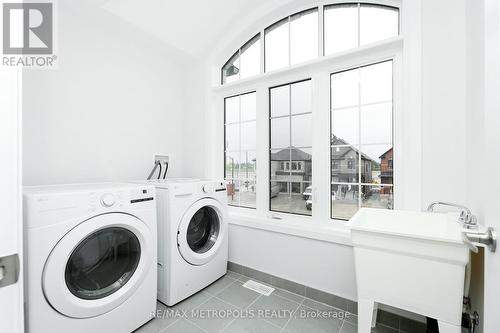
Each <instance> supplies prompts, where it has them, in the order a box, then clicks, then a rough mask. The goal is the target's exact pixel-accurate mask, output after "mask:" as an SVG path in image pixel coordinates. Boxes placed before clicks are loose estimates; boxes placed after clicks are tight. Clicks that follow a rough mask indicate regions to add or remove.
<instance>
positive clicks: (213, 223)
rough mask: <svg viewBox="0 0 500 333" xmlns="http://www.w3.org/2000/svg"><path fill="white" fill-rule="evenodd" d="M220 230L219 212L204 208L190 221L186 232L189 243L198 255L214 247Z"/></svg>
mask: <svg viewBox="0 0 500 333" xmlns="http://www.w3.org/2000/svg"><path fill="white" fill-rule="evenodd" d="M219 230H220V221H219V216H218V214H217V212H216V211H215V210H214V209H213V208H211V207H209V206H204V207H201V208H200V209H198V210H197V211H196V213H195V214H194V215H193V217H192V218H191V221H189V225H188V228H187V232H186V238H187V243H188V245H189V247H190V248H191V250H193V251H194V252H196V253H205V252H207V251H208V250H210V249H211V248H212V246H214V244H215V242H216V241H217V237H218V235H219Z"/></svg>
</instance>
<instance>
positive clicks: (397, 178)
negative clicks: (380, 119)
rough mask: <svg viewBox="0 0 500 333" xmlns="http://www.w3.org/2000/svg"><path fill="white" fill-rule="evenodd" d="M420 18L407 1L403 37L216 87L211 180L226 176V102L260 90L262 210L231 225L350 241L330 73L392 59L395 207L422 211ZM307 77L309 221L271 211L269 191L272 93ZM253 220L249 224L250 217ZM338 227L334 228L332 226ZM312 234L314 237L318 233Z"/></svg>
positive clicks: (233, 213) (235, 213)
mask: <svg viewBox="0 0 500 333" xmlns="http://www.w3.org/2000/svg"><path fill="white" fill-rule="evenodd" d="M420 13H421V2H420V1H413V2H412V1H405V0H403V2H402V5H401V7H400V17H401V19H400V20H401V25H402V26H401V30H402V33H401V35H400V36H398V37H394V38H391V39H388V40H384V41H380V42H376V43H372V44H370V45H365V46H361V47H359V48H356V49H353V50H349V51H345V52H341V53H338V54H335V55H331V56H325V57H320V58H318V59H315V60H312V61H309V62H306V63H303V64H299V65H296V66H292V67H289V68H285V69H282V70H277V71H274V72H269V73H263V74H261V75H259V76H256V77H253V78H248V79H244V80H240V81H237V82H232V83H229V84H226V85H224V86H220V85H217V86H214V87H213V88H212V90H211V98H210V100H211V101H212V104H211V108H210V113H211V115H212V117H213V118H212V119H213V121H212V122H211V123H212V124H214V126H215V128H213V129H212V130H211V131H210V132H211V133H212V134H214V133H215V139H214V140H215V147H216V148H219V149H216V148H214V149H213V150H212V151H213V152H214V153H215V156H213V159H212V160H211V161H210V163H212V164H211V165H212V167H211V170H214V172H213V174H212V175H211V176H212V177H216V178H222V177H223V172H224V170H223V169H222V168H221V167H220V166H221V165H222V162H221V161H223V158H224V157H223V149H222V148H221V147H223V146H224V137H223V135H224V129H223V126H224V120H223V110H224V108H223V106H224V105H223V103H224V97H227V96H231V95H235V94H242V93H245V92H250V91H256V92H257V117H256V118H257V181H258V185H257V203H256V206H257V207H256V210H252V211H250V212H249V211H248V209H245V208H237V207H230V210H229V213H230V221H238V222H234V223H237V224H243V225H248V226H251V227H258V228H262V229H267V230H270V231H278V230H282V232H284V233H290V234H297V235H298V233H300V230H302V228H300V227H299V225H300V224H301V223H306V224H307V227H305V228H313V230H314V226H315V225H316V226H317V227H318V228H320V229H321V230H323V228H327V229H328V230H329V231H330V232H332V233H336V230H337V231H338V235H339V237H340V239H343V240H344V241H339V242H340V243H344V244H347V243H348V242H346V241H345V239H346V228H347V230H348V225H346V223H345V221H342V220H333V219H331V218H330V191H331V189H330V182H331V179H330V142H329V135H330V74H331V73H334V72H338V71H340V70H345V69H349V68H353V67H357V66H360V65H366V64H371V63H375V62H379V61H383V60H388V59H392V60H393V62H394V67H393V68H394V72H393V76H394V94H393V103H394V105H393V107H394V114H393V117H394V118H393V123H394V127H393V131H394V133H393V136H394V143H393V145H394V157H395V160H394V165H396V166H397V167H396V169H395V170H394V186H395V188H396V192H395V197H394V206H395V208H397V209H416V210H419V209H420V207H421V184H420V181H421V170H420V165H421V134H420V131H421V119H420V118H421V109H420V107H421V87H420V82H421V74H420V68H421V63H420V61H421V40H420V37H421V35H420V31H419V27H421V22H420V18H421V14H420ZM403 38H404V43H403ZM403 44H404V45H403ZM308 78H310V79H311V80H312V103H313V105H312V108H313V110H314V111H313V112H314V113H315V115H314V116H313V156H314V161H313V175H314V177H313V215H312V216H311V217H309V216H300V215H293V214H287V213H276V212H270V210H269V186H268V184H269V88H270V87H273V86H277V85H281V84H287V83H290V82H295V81H300V80H304V79H308ZM221 110H222V111H221ZM403 156H404V157H405V158H404V159H403ZM250 214H251V218H249V215H250ZM238 217H241V218H238ZM332 222H334V223H333V224H332ZM286 226H289V227H290V228H292V229H293V230H292V229H290V228H287V227H286ZM293 226H296V227H293ZM280 228H282V229H280ZM288 229H290V230H288ZM295 229H296V230H295ZM320 229H318V230H320ZM287 230H288V231H287ZM294 230H295V231H294ZM297 230H298V231H297ZM308 230H309V229H308ZM325 230H326V229H325ZM309 233H310V234H311V235H310V236H311V237H312V238H315V236H314V235H315V234H316V233H315V232H309ZM319 238H321V237H319ZM332 239H335V237H333V238H332Z"/></svg>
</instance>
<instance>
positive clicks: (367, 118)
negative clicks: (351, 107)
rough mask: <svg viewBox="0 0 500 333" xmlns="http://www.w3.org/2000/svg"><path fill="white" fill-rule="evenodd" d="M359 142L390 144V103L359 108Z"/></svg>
mask: <svg viewBox="0 0 500 333" xmlns="http://www.w3.org/2000/svg"><path fill="white" fill-rule="evenodd" d="M361 142H362V143H364V144H367V143H391V142H392V103H383V104H374V105H369V106H362V107H361Z"/></svg>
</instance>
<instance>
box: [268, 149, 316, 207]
mask: <svg viewBox="0 0 500 333" xmlns="http://www.w3.org/2000/svg"><path fill="white" fill-rule="evenodd" d="M299 166H300V167H299ZM311 180H312V155H311V149H297V148H294V149H284V150H279V151H271V183H270V197H271V210H273V211H280V212H287V213H296V214H304V215H311V211H312V189H311V188H310V186H311ZM308 187H309V191H310V193H309V194H307V193H306V194H304V193H305V192H306V189H307V188H308ZM308 200H309V203H308V202H307V201H308Z"/></svg>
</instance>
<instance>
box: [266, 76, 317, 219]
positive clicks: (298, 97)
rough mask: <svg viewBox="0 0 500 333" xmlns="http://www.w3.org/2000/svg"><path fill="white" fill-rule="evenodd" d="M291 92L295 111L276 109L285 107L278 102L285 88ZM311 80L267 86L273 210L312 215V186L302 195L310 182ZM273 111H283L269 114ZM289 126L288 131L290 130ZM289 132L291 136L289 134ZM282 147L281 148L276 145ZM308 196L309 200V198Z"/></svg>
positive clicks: (271, 204) (284, 96) (283, 95)
mask: <svg viewBox="0 0 500 333" xmlns="http://www.w3.org/2000/svg"><path fill="white" fill-rule="evenodd" d="M285 88H286V89H289V90H291V92H292V96H291V97H292V98H291V101H292V105H291V109H292V110H300V111H298V112H296V114H293V115H292V114H290V112H288V113H285V111H283V110H281V111H280V110H278V111H275V110H273V108H274V107H277V108H281V109H284V107H283V105H282V104H286V103H285V102H283V103H278V99H279V96H281V99H282V100H284V99H285V98H286V97H287V93H286V92H287V90H285ZM310 94H311V85H310V80H307V81H303V82H298V83H292V84H289V85H286V86H280V87H276V88H271V89H270V99H271V110H270V114H271V119H270V123H271V147H270V148H271V151H270V179H271V183H270V184H269V186H270V189H269V190H270V197H271V203H270V208H271V210H273V211H280V212H287V213H296V214H304V215H311V211H312V190H311V188H309V190H311V193H310V194H308V195H304V192H305V191H306V189H307V187H310V186H311V182H312V148H310V147H311V146H312V113H311V107H310ZM275 114H285V115H284V116H281V117H279V118H272V116H273V115H275ZM290 129H291V133H290ZM290 134H291V136H290ZM276 148H281V149H276ZM308 200H309V202H308Z"/></svg>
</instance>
